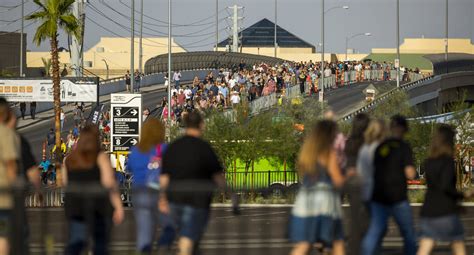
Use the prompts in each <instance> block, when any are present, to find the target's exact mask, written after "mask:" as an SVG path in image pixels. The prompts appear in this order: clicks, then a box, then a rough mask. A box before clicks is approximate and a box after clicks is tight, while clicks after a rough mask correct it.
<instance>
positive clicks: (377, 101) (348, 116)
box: [341, 76, 434, 121]
mask: <svg viewBox="0 0 474 255" xmlns="http://www.w3.org/2000/svg"><path fill="white" fill-rule="evenodd" d="M433 78H434V76H428V77H425V78H422V79H419V80H416V81H413V82H410V83H407V84H404V85H401V86H400V88H394V89H392V90H390V91H388V92H386V93H384V94H382V95H381V96H380V97H377V98H376V99H375V100H374V101H372V102H370V103H368V104H366V105H364V106H362V107H360V108H359V109H356V110H354V111H352V112H350V113H348V114H346V115H345V116H343V117H342V118H341V119H342V120H344V121H347V120H351V119H352V118H353V117H354V116H355V115H357V114H359V113H362V112H366V111H368V110H370V109H371V108H373V107H374V106H376V105H378V104H380V103H381V102H383V101H384V100H385V99H387V98H388V97H390V96H392V95H393V94H394V93H395V92H397V91H398V90H399V89H401V90H408V89H411V88H413V87H414V86H418V85H420V84H422V83H424V82H425V81H428V80H431V79H433Z"/></svg>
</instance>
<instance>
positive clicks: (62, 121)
mask: <svg viewBox="0 0 474 255" xmlns="http://www.w3.org/2000/svg"><path fill="white" fill-rule="evenodd" d="M59 119H60V120H61V131H62V130H63V128H64V122H65V121H66V114H65V113H64V110H63V109H62V108H61V113H60V118H59Z"/></svg>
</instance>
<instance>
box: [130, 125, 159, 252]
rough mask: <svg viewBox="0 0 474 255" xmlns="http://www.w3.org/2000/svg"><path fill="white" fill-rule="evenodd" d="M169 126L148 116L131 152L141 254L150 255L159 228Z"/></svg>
mask: <svg viewBox="0 0 474 255" xmlns="http://www.w3.org/2000/svg"><path fill="white" fill-rule="evenodd" d="M164 141H165V127H164V125H163V123H161V121H159V120H158V119H155V118H151V117H148V119H147V121H146V122H145V123H143V126H142V130H141V137H140V141H139V142H138V144H137V145H136V146H134V147H132V149H131V153H130V156H129V157H128V167H129V169H130V170H131V173H132V174H133V183H132V189H133V196H132V203H133V209H134V213H135V221H136V228H137V232H136V233H137V243H136V245H137V247H136V249H137V252H139V253H140V254H150V253H151V251H152V247H153V241H154V236H155V232H156V229H157V225H158V216H159V215H158V200H159V176H160V172H161V159H162V155H163V153H164V150H165V149H166V147H165V144H164Z"/></svg>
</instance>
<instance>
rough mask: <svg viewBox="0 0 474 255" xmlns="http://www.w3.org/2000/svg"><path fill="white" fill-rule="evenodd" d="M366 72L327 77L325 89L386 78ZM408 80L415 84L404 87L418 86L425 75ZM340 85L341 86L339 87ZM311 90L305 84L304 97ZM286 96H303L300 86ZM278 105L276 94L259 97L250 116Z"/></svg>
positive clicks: (291, 88) (252, 104)
mask: <svg viewBox="0 0 474 255" xmlns="http://www.w3.org/2000/svg"><path fill="white" fill-rule="evenodd" d="M365 71H366V72H367V73H368V74H367V75H368V77H365V76H361V74H362V72H359V73H358V72H356V71H350V72H347V73H344V72H343V73H341V74H335V75H331V76H329V77H325V78H324V88H325V89H330V88H336V89H337V88H339V87H343V86H345V85H347V84H353V83H356V82H357V81H358V80H361V81H362V80H366V78H370V79H369V80H372V79H373V80H376V81H379V80H383V78H384V77H383V71H382V70H365ZM390 75H391V76H390V77H391V79H393V77H395V78H396V76H395V75H396V70H392V73H391V74H390ZM400 75H401V76H400V80H402V78H403V74H402V73H401V74H400ZM344 76H345V77H344ZM340 77H344V78H340ZM346 78H347V79H349V81H348V82H347V83H346V82H345V79H346ZM407 78H408V79H410V80H411V81H413V82H412V83H409V84H406V85H404V87H409V86H411V85H414V84H418V83H415V82H416V81H418V80H421V79H423V75H422V74H419V73H409V74H408V77H407ZM319 82H320V79H319V78H318V79H316V80H315V83H316V86H318V85H319ZM338 85H340V86H338ZM318 87H319V86H318ZM310 90H311V86H310V84H309V83H305V88H304V94H303V96H304V95H310V94H311V91H310ZM284 95H285V97H286V98H288V99H293V98H296V97H300V96H302V94H301V91H300V86H299V84H298V85H293V86H290V87H288V88H286V90H285V94H284ZM277 104H278V99H277V96H276V94H275V93H273V94H271V95H268V96H262V97H259V98H257V99H255V100H253V101H251V102H250V103H249V108H250V114H251V115H254V114H257V113H259V112H261V111H262V110H267V109H269V108H271V107H273V106H275V105H277Z"/></svg>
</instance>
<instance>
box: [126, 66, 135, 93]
mask: <svg viewBox="0 0 474 255" xmlns="http://www.w3.org/2000/svg"><path fill="white" fill-rule="evenodd" d="M132 71H133V70H132ZM131 81H132V80H131V77H130V70H127V73H126V74H125V88H126V89H127V92H132V88H130V84H131Z"/></svg>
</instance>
